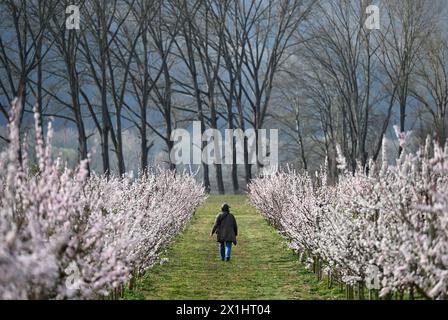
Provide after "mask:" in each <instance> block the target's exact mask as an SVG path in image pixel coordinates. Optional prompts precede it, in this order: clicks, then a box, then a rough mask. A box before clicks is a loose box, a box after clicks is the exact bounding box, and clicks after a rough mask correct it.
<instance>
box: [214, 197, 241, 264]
mask: <svg viewBox="0 0 448 320" xmlns="http://www.w3.org/2000/svg"><path fill="white" fill-rule="evenodd" d="M215 232H216V238H217V239H216V240H217V242H219V253H220V255H221V260H222V261H224V260H225V261H229V260H230V255H231V254H232V243H233V244H234V245H236V237H237V236H238V226H237V224H236V219H235V217H234V215H233V214H231V213H230V206H229V205H228V204H227V203H224V204H223V205H222V206H221V212H220V213H219V214H218V215H217V216H216V220H215V224H214V225H213V229H212V232H211V234H210V235H211V236H213V234H214V233H215Z"/></svg>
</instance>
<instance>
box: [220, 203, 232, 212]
mask: <svg viewBox="0 0 448 320" xmlns="http://www.w3.org/2000/svg"><path fill="white" fill-rule="evenodd" d="M229 209H230V206H229V205H228V204H227V203H224V204H223V205H222V206H221V211H229Z"/></svg>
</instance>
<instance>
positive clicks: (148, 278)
mask: <svg viewBox="0 0 448 320" xmlns="http://www.w3.org/2000/svg"><path fill="white" fill-rule="evenodd" d="M223 202H227V203H229V204H230V206H231V207H232V208H231V212H232V213H233V214H234V215H235V217H236V219H237V222H238V229H239V234H240V235H239V237H238V245H237V246H234V247H233V250H232V260H231V261H230V262H222V261H221V260H220V258H219V254H218V243H217V242H216V237H215V236H214V237H210V231H211V228H212V226H213V222H214V219H215V216H216V214H217V213H218V210H219V208H220V206H221V204H222V203H223ZM162 257H164V258H167V259H168V261H167V262H165V263H164V264H163V265H156V266H154V267H153V268H152V269H150V270H149V271H147V272H146V274H145V275H144V276H143V277H142V278H141V280H140V281H139V285H138V289H135V290H134V291H132V292H126V293H125V298H126V299H343V298H344V294H343V293H342V292H340V291H339V290H338V289H336V288H333V289H328V288H327V286H326V282H324V281H317V279H316V276H315V275H314V274H313V273H311V272H309V271H307V270H305V269H304V267H303V266H302V265H300V264H299V263H298V257H297V255H296V254H294V253H293V251H292V250H290V249H288V247H287V243H286V241H285V240H284V239H283V238H282V237H281V236H280V235H278V233H277V232H276V231H275V230H274V229H273V228H272V227H270V226H269V225H268V224H267V222H266V221H265V220H264V219H263V218H262V217H261V216H260V215H259V214H258V213H257V212H256V210H255V208H253V207H252V206H250V205H249V203H248V202H247V198H246V196H244V195H233V196H229V195H226V196H216V195H212V196H210V197H209V198H208V199H207V201H206V202H205V203H204V204H203V205H202V206H201V207H200V208H198V210H197V212H196V214H195V216H194V217H193V219H192V221H191V223H190V225H189V226H188V227H187V229H186V230H185V232H184V233H183V234H182V235H180V236H178V237H177V238H176V240H175V241H174V243H173V244H172V245H171V246H170V247H169V248H168V249H167V250H166V252H165V253H164V254H163V255H162Z"/></svg>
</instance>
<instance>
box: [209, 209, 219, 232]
mask: <svg viewBox="0 0 448 320" xmlns="http://www.w3.org/2000/svg"><path fill="white" fill-rule="evenodd" d="M218 226H219V214H218V216H217V217H216V219H215V224H214V225H213V229H212V232H211V233H210V235H211V236H212V235H213V234H214V233H215V232H216V230H217V229H218Z"/></svg>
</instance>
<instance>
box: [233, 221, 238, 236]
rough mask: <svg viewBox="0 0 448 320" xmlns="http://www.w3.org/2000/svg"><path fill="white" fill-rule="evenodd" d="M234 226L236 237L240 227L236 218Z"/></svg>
mask: <svg viewBox="0 0 448 320" xmlns="http://www.w3.org/2000/svg"><path fill="white" fill-rule="evenodd" d="M233 222H234V223H233V225H234V227H233V228H234V231H235V236H238V225H237V223H236V219H235V217H233Z"/></svg>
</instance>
